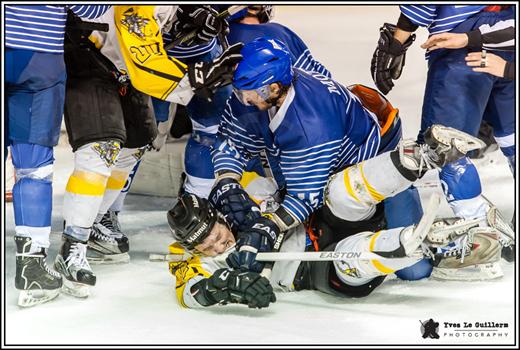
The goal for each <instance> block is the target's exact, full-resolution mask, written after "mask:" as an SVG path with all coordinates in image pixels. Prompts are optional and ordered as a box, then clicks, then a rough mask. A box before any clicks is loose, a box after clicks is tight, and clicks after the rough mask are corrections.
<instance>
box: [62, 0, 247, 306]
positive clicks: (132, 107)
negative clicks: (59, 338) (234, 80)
mask: <svg viewBox="0 0 520 350" xmlns="http://www.w3.org/2000/svg"><path fill="white" fill-rule="evenodd" d="M176 8H177V7H176V6H133V5H130V6H123V5H117V6H114V7H113V8H112V9H111V10H109V11H108V12H107V13H106V14H105V15H104V16H102V17H100V18H99V19H98V22H101V23H108V25H109V28H108V31H106V32H104V31H99V30H95V31H93V32H92V34H91V35H90V36H89V35H88V34H89V33H86V34H81V35H79V36H80V38H79V42H78V43H77V45H76V46H71V51H70V53H69V55H68V62H67V63H68V69H69V72H70V75H69V81H68V84H67V96H66V108H65V113H66V121H67V129H68V134H69V142H70V143H71V145H72V147H73V149H74V153H75V167H74V172H73V173H72V175H71V176H70V178H69V182H68V183H67V190H66V193H65V201H64V218H65V229H64V232H63V243H62V247H61V249H60V253H59V254H58V256H57V257H56V261H55V267H56V269H57V270H58V271H59V272H60V273H61V274H62V275H63V276H64V277H65V280H64V287H65V288H64V290H65V291H66V292H68V293H70V294H72V295H74V296H78V297H86V296H88V295H89V290H90V286H93V285H95V282H96V277H95V275H94V273H93V272H92V269H91V268H90V265H89V263H88V261H87V259H86V246H87V243H88V246H89V251H92V252H97V253H98V254H97V255H96V256H93V257H94V258H99V259H103V260H106V259H117V260H121V259H123V260H125V259H126V260H127V259H128V254H127V252H128V249H129V247H128V240H127V238H126V237H125V236H123V235H122V234H118V233H117V232H111V231H110V230H101V229H97V228H99V227H96V226H97V225H94V228H93V224H94V222H95V221H96V217H97V220H100V219H101V218H102V216H103V214H105V212H106V210H107V209H108V207H109V206H110V205H111V204H112V202H113V201H114V200H115V199H116V197H117V195H118V194H119V192H120V190H121V188H122V187H123V185H124V183H125V181H126V178H127V177H128V174H129V173H130V171H131V170H132V168H133V167H134V165H135V164H136V162H137V160H138V159H139V157H140V156H141V155H142V147H145V146H146V145H148V144H150V143H151V142H152V141H153V140H154V138H155V136H156V134H157V129H156V122H155V119H154V116H153V110H152V105H151V100H150V97H149V96H148V95H152V96H155V97H159V98H162V99H166V100H169V101H173V102H177V103H183V104H187V103H188V102H189V101H190V100H191V98H192V97H193V96H195V95H199V96H204V98H209V97H211V96H212V94H213V91H214V90H215V89H216V88H218V87H219V86H220V85H225V84H229V82H230V79H231V76H232V71H233V66H234V65H235V64H236V62H237V60H239V59H240V57H241V55H240V53H239V50H240V45H236V46H234V47H230V48H229V50H228V51H226V52H224V53H223V54H222V56H220V57H218V58H216V59H215V60H213V61H211V62H203V63H199V64H190V65H185V64H183V63H182V62H179V61H178V60H175V59H172V58H169V57H168V56H167V55H166V53H165V51H164V49H163V41H162V35H161V30H163V29H164V28H165V27H168V26H170V25H171V23H172V19H173V18H174V14H175V10H176ZM84 25H85V24H84ZM78 26H79V27H81V23H80V24H79V25H78ZM87 26H88V24H87ZM82 37H88V38H89V39H88V41H85V40H83V39H82ZM92 43H93V44H92ZM107 58H108V60H107ZM121 147H125V148H123V151H121Z"/></svg>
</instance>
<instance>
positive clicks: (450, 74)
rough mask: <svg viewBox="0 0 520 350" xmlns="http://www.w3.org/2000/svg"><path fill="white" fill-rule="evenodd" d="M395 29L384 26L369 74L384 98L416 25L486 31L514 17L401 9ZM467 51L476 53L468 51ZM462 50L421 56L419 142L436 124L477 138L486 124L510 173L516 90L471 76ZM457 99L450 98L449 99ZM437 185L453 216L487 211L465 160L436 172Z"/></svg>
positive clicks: (498, 12)
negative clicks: (423, 66) (423, 59)
mask: <svg viewBox="0 0 520 350" xmlns="http://www.w3.org/2000/svg"><path fill="white" fill-rule="evenodd" d="M400 9H401V14H400V17H399V20H398V22H397V25H396V26H394V25H391V24H388V23H385V24H384V25H383V26H382V27H381V28H380V38H379V41H378V44H377V48H376V50H375V51H374V55H373V58H372V65H371V72H372V77H373V79H374V82H375V83H376V85H377V87H378V88H379V90H381V91H382V92H383V93H384V94H387V93H388V92H389V91H390V90H391V89H392V88H393V86H394V83H393V80H396V79H398V78H399V76H400V75H401V71H402V69H403V66H404V62H405V60H404V57H405V54H406V51H407V49H408V48H409V47H410V45H411V44H412V43H413V41H414V38H415V34H412V33H413V32H414V31H415V30H416V29H417V28H418V27H426V28H428V31H429V34H430V35H433V34H438V33H446V32H450V33H466V32H469V31H472V30H478V29H479V28H482V29H483V30H485V31H489V28H490V27H491V26H493V25H494V24H496V23H498V22H500V21H507V20H512V19H514V9H513V8H512V7H511V6H510V5H504V6H494V5H493V6H486V5H470V6H453V5H402V6H400ZM469 50H470V51H475V50H479V49H475V48H471V49H469ZM493 52H494V54H496V55H498V56H500V57H502V58H503V59H505V60H512V59H513V54H512V53H511V52H505V51H502V50H500V49H499V50H496V51H494V50H493ZM467 54H468V49H467V48H459V49H453V50H448V49H439V50H434V51H432V52H428V53H427V54H426V58H427V59H428V77H427V81H426V90H425V95H424V101H423V108H422V117H421V130H420V132H419V135H418V139H419V140H420V141H421V140H422V138H423V134H424V131H425V130H426V129H427V128H428V127H429V126H430V125H432V124H435V123H441V124H444V125H447V126H450V127H453V128H456V129H458V130H461V131H464V132H466V133H469V134H471V135H477V133H478V130H479V127H480V125H481V121H482V120H483V119H484V120H486V121H488V122H489V123H490V124H491V125H492V127H493V130H494V135H495V137H496V138H497V140H498V141H499V143H500V147H501V149H502V152H503V153H504V155H505V156H506V157H507V158H508V161H509V163H510V164H511V166H512V169H514V166H515V158H514V154H515V151H514V148H515V147H514V144H515V137H514V135H515V134H514V133H515V113H514V111H515V108H514V106H515V95H514V94H515V88H514V83H513V82H512V81H510V80H507V79H504V78H498V77H494V76H491V75H489V74H482V73H479V72H475V71H473V70H472V69H471V67H468V66H467V65H466V61H465V57H466V55H467ZM454 95H457V96H458V98H456V99H454V98H453V96H454ZM440 180H441V184H442V186H443V188H444V191H445V194H446V198H447V200H448V202H449V204H450V207H451V208H452V210H453V212H454V213H455V215H456V216H458V217H463V218H465V219H468V220H470V219H474V218H484V217H485V216H486V215H487V214H486V213H487V211H488V210H489V209H490V207H489V204H488V201H487V200H486V199H485V198H484V197H483V196H482V188H481V183H480V178H479V175H478V172H477V169H476V167H475V165H474V164H473V163H472V162H471V161H470V160H469V158H467V157H465V158H462V159H460V160H459V161H457V162H454V163H452V164H448V165H447V166H446V167H444V168H443V169H442V171H441V172H440Z"/></svg>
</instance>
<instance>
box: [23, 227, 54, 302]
mask: <svg viewBox="0 0 520 350" xmlns="http://www.w3.org/2000/svg"><path fill="white" fill-rule="evenodd" d="M14 241H15V242H16V277H15V287H16V289H19V290H20V295H19V296H18V305H19V306H21V307H29V306H34V305H38V304H42V303H45V302H48V301H50V300H52V299H54V298H56V297H57V296H58V294H59V292H60V288H61V286H62V278H61V276H60V274H59V273H57V272H55V271H53V270H51V269H49V267H48V266H47V264H46V261H45V259H46V257H47V253H46V251H45V249H44V248H40V249H38V250H37V251H33V252H31V244H32V240H31V238H30V237H22V236H14Z"/></svg>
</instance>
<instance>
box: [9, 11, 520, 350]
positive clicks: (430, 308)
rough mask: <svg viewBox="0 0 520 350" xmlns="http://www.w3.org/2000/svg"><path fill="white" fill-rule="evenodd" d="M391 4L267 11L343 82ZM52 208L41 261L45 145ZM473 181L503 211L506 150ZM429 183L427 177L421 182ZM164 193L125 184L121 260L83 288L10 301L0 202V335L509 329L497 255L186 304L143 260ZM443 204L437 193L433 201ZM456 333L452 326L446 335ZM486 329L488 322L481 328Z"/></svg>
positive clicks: (354, 339) (292, 336)
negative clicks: (211, 303) (264, 296)
mask: <svg viewBox="0 0 520 350" xmlns="http://www.w3.org/2000/svg"><path fill="white" fill-rule="evenodd" d="M397 16H398V9H397V6H391V7H390V6H389V7H382V6H370V7H368V6H362V7H353V6H349V7H346V6H345V7H333V6H320V7H311V6H302V7H281V6H278V7H277V8H276V21H278V22H280V23H284V24H286V25H288V26H289V27H290V28H292V29H293V30H294V31H295V32H296V33H298V34H299V35H301V37H302V38H303V39H304V41H305V42H306V43H307V44H308V46H309V47H310V49H311V52H312V53H313V55H314V56H315V57H316V58H317V59H318V60H320V61H321V62H322V63H323V64H325V65H326V66H327V67H328V68H329V70H330V71H331V72H332V73H333V75H334V77H335V78H336V79H337V80H339V81H341V82H343V83H345V84H350V83H363V84H367V85H371V86H373V83H372V80H371V77H370V73H369V66H370V59H371V57H372V52H373V49H374V47H375V44H376V42H377V39H378V33H379V32H378V28H379V26H380V25H381V24H382V23H384V22H385V21H387V22H395V21H396V19H397ZM425 38H426V33H425V31H422V30H420V31H419V32H418V38H417V42H416V43H415V44H414V46H412V47H411V49H410V50H409V53H408V57H407V60H406V66H405V69H404V72H403V75H402V77H401V78H400V80H399V81H398V82H397V83H396V87H395V88H394V90H393V91H392V92H391V93H390V94H389V95H388V97H389V99H390V100H391V101H392V103H393V104H394V106H396V107H398V108H399V109H400V114H401V116H402V118H403V119H404V130H405V136H407V137H415V135H416V133H417V130H418V126H419V119H420V111H421V104H422V94H423V91H424V81H425V77H426V62H425V61H424V59H423V52H422V50H421V49H420V48H419V44H420V43H422V42H424V40H425ZM55 164H56V169H55V175H54V204H53V205H54V208H53V222H52V234H51V249H50V254H49V261H50V262H52V261H53V259H54V257H55V256H56V253H57V249H58V247H59V245H60V243H59V241H60V230H61V229H62V204H63V193H64V188H65V184H66V181H67V178H68V175H69V174H70V173H71V171H72V153H71V151H70V148H69V147H68V146H66V145H62V146H59V147H57V148H56V163H55ZM476 164H477V167H478V169H479V171H480V174H481V179H482V184H483V192H484V194H485V195H486V196H488V198H489V199H491V200H492V201H493V202H495V203H496V205H497V206H498V208H499V209H500V210H502V211H503V213H504V215H505V217H506V219H510V218H511V216H512V213H513V203H514V185H513V178H512V176H511V174H510V171H509V169H508V167H507V163H506V161H505V158H504V157H503V156H502V154H501V153H500V152H494V153H492V154H490V155H489V156H487V157H486V158H485V159H483V160H479V161H476ZM435 180H436V179H435V174H432V175H427V176H426V178H425V179H423V180H422V181H421V183H422V185H419V188H420V191H421V195H422V196H423V200H424V199H427V198H428V195H429V194H430V193H431V192H432V191H439V190H440V189H439V188H438V187H435ZM432 186H433V187H432ZM172 202H173V199H172V198H159V197H145V196H139V195H129V196H128V198H127V202H126V205H125V209H124V211H123V212H122V213H121V214H120V219H121V223H122V226H123V228H124V230H125V232H126V233H127V234H128V235H129V236H130V247H131V262H130V263H129V264H126V265H104V266H100V265H94V266H93V268H94V271H95V272H96V274H97V277H98V282H97V285H96V287H95V288H94V289H93V290H92V295H91V296H90V297H89V298H88V299H85V300H80V299H75V298H73V297H69V296H67V295H60V296H59V297H58V298H57V299H56V300H54V301H53V302H50V303H47V304H45V305H40V306H37V307H34V308H30V309H20V308H18V307H17V305H16V300H17V291H16V290H15V288H14V271H15V259H14V251H15V246H14V241H13V234H14V218H13V209H12V204H7V206H6V211H5V214H6V217H5V219H6V221H5V223H6V231H7V232H6V235H5V245H3V246H4V249H5V253H6V259H5V275H6V280H5V282H6V288H5V291H6V294H5V298H6V300H5V307H6V308H5V310H4V311H5V313H6V320H5V321H6V323H5V341H6V343H7V344H42V345H43V344H121V345H123V344H171V345H181V344H207V345H217V344H246V345H247V344H258V345H260V344H315V345H326V344H399V343H406V344H408V343H409V344H414V343H418V344H431V345H435V344H440V343H473V344H475V343H488V344H506V343H512V342H513V340H514V332H513V329H516V327H515V323H514V322H515V314H514V307H515V304H514V300H515V297H516V296H515V294H514V293H515V288H514V287H515V279H514V276H515V267H514V265H513V264H508V263H506V262H503V269H504V277H502V278H501V279H499V280H495V281H487V282H471V283H469V282H466V283H464V282H443V281H434V280H422V281H416V282H405V281H400V280H397V279H396V278H390V279H389V280H388V281H386V282H385V283H384V284H383V285H382V286H381V287H379V288H377V290H376V291H375V292H374V293H373V294H372V295H370V296H369V297H367V298H364V299H341V298H335V297H331V296H328V295H324V294H321V293H319V292H312V291H305V292H295V293H288V294H281V293H279V294H278V295H277V299H278V300H277V302H276V303H275V304H273V305H272V307H270V308H269V309H265V310H250V309H248V308H247V307H245V306H225V307H215V308H210V309H205V310H187V309H182V308H180V307H179V306H178V304H177V302H176V298H175V292H174V279H173V277H172V276H171V275H170V274H169V273H168V269H167V265H166V263H153V262H149V261H148V254H149V253H150V252H165V251H166V247H167V245H168V244H169V243H170V235H169V231H168V228H167V223H166V217H165V211H166V210H167V209H169V207H170V206H171V203H172ZM439 214H440V215H441V216H449V215H450V210H449V208H448V206H447V204H446V203H445V202H443V203H442V207H441V210H440V213H439ZM430 318H433V319H434V320H435V321H437V322H440V323H441V327H440V330H439V333H440V335H441V339H439V340H435V339H427V340H425V339H423V338H422V337H421V332H420V323H419V322H420V321H426V320H428V319H430ZM477 321H478V322H488V321H494V322H501V323H508V324H509V328H502V329H498V331H497V332H495V333H500V334H501V336H499V335H498V334H495V335H494V336H492V337H482V336H480V335H478V336H477V337H475V335H472V336H471V337H469V335H465V336H463V335H462V333H461V332H455V331H452V332H451V333H452V334H453V335H454V336H451V337H450V336H448V335H445V334H443V333H445V332H446V331H445V328H444V327H443V326H444V324H443V322H452V323H457V322H459V323H463V322H477ZM455 334H458V335H459V336H458V337H456V336H455ZM486 334H487V333H486Z"/></svg>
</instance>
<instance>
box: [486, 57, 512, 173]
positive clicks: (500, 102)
mask: <svg viewBox="0 0 520 350" xmlns="http://www.w3.org/2000/svg"><path fill="white" fill-rule="evenodd" d="M502 56H503V57H504V58H505V59H509V60H512V59H513V58H512V57H511V55H505V53H502ZM484 119H485V120H486V121H488V122H489V123H490V124H491V125H492V126H493V134H494V137H495V140H496V142H497V144H498V146H499V147H500V150H501V151H502V153H503V154H504V156H505V157H506V158H507V160H508V162H509V167H510V168H511V172H512V173H513V177H514V176H515V165H516V159H515V154H516V144H515V136H516V135H515V84H514V82H512V81H508V80H506V79H500V78H496V82H495V84H494V86H493V90H492V91H491V96H490V97H489V103H488V106H487V108H486V111H485V115H484Z"/></svg>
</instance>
